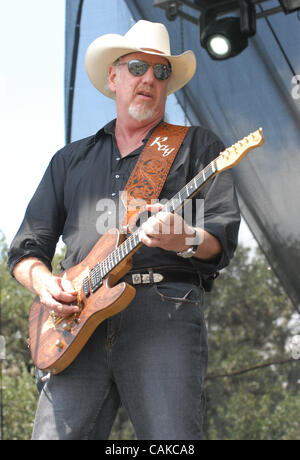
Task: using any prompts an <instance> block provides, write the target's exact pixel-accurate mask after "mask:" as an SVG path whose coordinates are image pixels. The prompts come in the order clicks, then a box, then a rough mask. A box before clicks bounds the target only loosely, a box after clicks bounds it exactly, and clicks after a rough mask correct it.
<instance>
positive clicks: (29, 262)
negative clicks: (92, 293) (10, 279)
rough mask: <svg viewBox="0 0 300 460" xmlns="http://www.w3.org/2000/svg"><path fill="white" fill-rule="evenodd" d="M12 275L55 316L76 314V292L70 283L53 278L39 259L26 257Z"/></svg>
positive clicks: (60, 278) (77, 309) (77, 310)
mask: <svg viewBox="0 0 300 460" xmlns="http://www.w3.org/2000/svg"><path fill="white" fill-rule="evenodd" d="M13 275H14V277H15V278H16V280H17V281H19V283H21V284H22V285H23V286H24V287H26V288H27V289H29V290H30V291H31V292H33V293H34V294H36V295H37V296H38V297H39V298H40V302H41V303H42V304H43V305H44V306H45V307H46V308H48V309H49V311H53V312H54V314H55V315H56V316H63V317H64V316H69V315H72V314H74V313H78V312H79V311H80V309H79V308H78V307H77V306H76V305H70V304H71V303H72V302H74V303H75V302H76V300H77V291H76V290H75V289H74V287H73V285H72V283H71V281H69V280H67V279H66V276H65V275H64V276H63V277H59V276H54V275H52V273H51V272H50V271H49V270H48V268H47V267H46V266H45V264H43V262H41V261H40V260H39V259H36V258H34V257H28V258H25V259H23V260H21V261H20V262H19V263H18V264H17V265H16V266H15V268H14V271H13Z"/></svg>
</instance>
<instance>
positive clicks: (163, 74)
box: [117, 59, 172, 80]
mask: <svg viewBox="0 0 300 460" xmlns="http://www.w3.org/2000/svg"><path fill="white" fill-rule="evenodd" d="M123 64H127V67H128V70H129V72H130V73H131V74H132V75H134V76H135V77H140V76H141V75H144V74H145V73H146V72H147V70H148V69H149V67H153V72H154V76H155V78H157V79H158V80H167V79H168V78H169V76H170V75H171V73H172V67H171V64H170V63H169V64H168V65H166V64H149V62H145V61H140V60H139V59H133V60H131V61H128V62H119V63H118V64H117V65H123Z"/></svg>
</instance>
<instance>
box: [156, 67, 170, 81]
mask: <svg viewBox="0 0 300 460" xmlns="http://www.w3.org/2000/svg"><path fill="white" fill-rule="evenodd" d="M153 70H154V75H155V76H156V78H158V80H167V78H169V76H170V75H171V71H172V70H171V67H170V66H167V65H164V64H155V65H154V66H153Z"/></svg>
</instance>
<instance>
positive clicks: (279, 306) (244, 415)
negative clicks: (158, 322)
mask: <svg viewBox="0 0 300 460" xmlns="http://www.w3.org/2000/svg"><path fill="white" fill-rule="evenodd" d="M293 316H294V308H293V306H292V304H291V302H290V301H289V299H288V298H287V296H286V294H285V293H284V291H283V289H282V287H281V285H280V283H279V281H278V279H277V278H276V277H275V275H274V273H273V272H272V270H271V269H270V267H269V266H268V263H267V261H266V259H265V257H264V256H263V254H262V253H261V252H260V251H259V250H257V251H256V253H255V255H254V257H253V258H252V259H249V251H248V250H247V249H245V248H243V247H239V248H238V250H237V252H236V255H235V258H234V260H233V262H232V264H231V265H230V266H229V267H228V268H227V269H226V270H224V271H223V272H222V275H221V276H220V278H219V279H218V280H217V282H216V285H215V289H214V290H213V291H212V293H211V294H209V295H208V296H207V299H206V318H207V326H208V337H209V350H210V360H209V363H210V364H209V369H208V376H207V379H206V383H205V390H206V395H207V411H206V417H205V437H206V439H281V440H283V439H300V420H299V415H297V413H298V414H299V410H300V398H299V378H300V373H299V361H295V360H293V359H291V356H290V355H289V354H288V353H287V351H286V343H287V340H288V339H289V337H290V336H291V334H292V333H293V332H292V329H291V328H292V325H291V323H292V318H293ZM298 321H299V319H298ZM270 363H281V365H280V364H273V365H269V364H270ZM262 366H264V367H262ZM253 368H254V369H253ZM241 372H242V373H241ZM220 375H224V377H217V376H220Z"/></svg>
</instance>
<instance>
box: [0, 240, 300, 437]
mask: <svg viewBox="0 0 300 460" xmlns="http://www.w3.org/2000/svg"><path fill="white" fill-rule="evenodd" d="M62 257H63V251H62V252H61V253H59V254H57V255H56V256H55V258H54V261H53V266H54V267H55V268H54V270H55V272H58V271H59V270H60V269H59V261H60V260H61V258H62ZM6 259H7V245H6V243H5V238H4V237H3V236H2V237H1V236H0V283H1V284H0V296H1V297H0V302H1V311H2V328H1V334H3V335H4V337H5V340H6V359H5V360H4V361H3V362H2V367H3V386H4V391H3V406H4V413H3V416H4V433H3V438H4V439H20V440H21V439H30V436H31V430H32V425H33V420H34V412H35V408H36V402H37V397H38V395H37V390H36V387H35V381H34V376H33V363H32V361H31V357H30V353H29V350H28V348H27V342H26V340H27V327H28V326H27V320H28V313H29V309H30V305H31V303H32V300H33V295H32V294H30V293H28V292H27V291H26V290H25V289H24V288H23V287H22V286H20V285H19V284H18V283H17V282H16V281H15V280H14V279H13V278H12V277H11V276H10V274H9V273H8V270H7V267H6ZM205 313H206V320H207V327H208V337H209V351H210V359H209V369H208V375H207V379H206V382H205V393H206V398H207V404H206V416H205V423H204V435H205V439H207V440H208V439H218V440H223V439H224V440H225V439H227V440H241V439H245V440H246V439H251V440H275V439H277V440H292V439H300V420H299V412H300V398H299V390H298V388H299V381H300V374H299V362H300V361H295V360H293V359H290V358H291V356H290V355H289V354H288V353H287V352H286V343H287V340H288V339H289V337H290V336H291V335H292V332H291V319H292V318H293V315H294V309H293V307H292V305H291V303H290V301H289V299H288V298H287V296H286V294H285V293H284V291H283V289H282V287H281V286H280V283H279V282H278V280H277V278H276V277H275V276H274V274H273V272H272V270H270V269H269V267H268V264H267V262H266V260H265V258H264V256H263V255H262V254H261V253H260V252H259V251H257V253H256V254H255V255H254V256H253V257H252V258H249V251H248V250H247V249H245V248H243V247H240V248H238V250H237V252H236V255H235V258H234V260H233V262H232V264H231V265H230V267H228V268H227V269H226V270H224V271H223V272H222V274H221V276H220V277H219V278H218V279H217V281H216V283H215V288H214V290H213V291H212V293H211V294H208V295H207V296H206V310H205ZM298 321H299V319H298ZM279 361H280V362H283V363H282V364H281V365H278V364H273V365H270V366H268V365H267V366H266V367H264V368H261V367H257V365H261V364H264V363H266V364H268V363H277V362H279ZM240 371H244V372H245V373H240ZM223 374H225V377H220V375H223ZM134 438H135V435H134V431H133V428H132V425H131V424H130V422H129V420H128V417H127V414H126V412H125V410H124V409H123V408H121V410H120V411H119V414H118V417H117V419H116V421H115V424H114V426H113V430H112V433H111V437H110V439H115V440H118V439H124V440H125V439H134Z"/></svg>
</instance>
